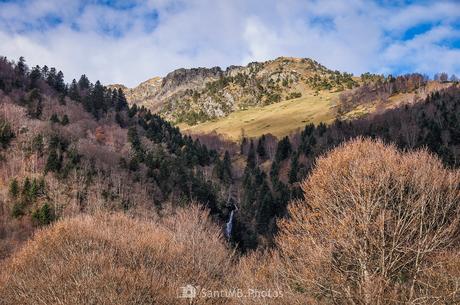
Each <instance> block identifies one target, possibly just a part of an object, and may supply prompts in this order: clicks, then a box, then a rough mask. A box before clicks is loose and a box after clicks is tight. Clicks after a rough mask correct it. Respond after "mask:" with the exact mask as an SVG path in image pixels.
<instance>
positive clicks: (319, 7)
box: [0, 0, 460, 86]
mask: <svg viewBox="0 0 460 305" xmlns="http://www.w3.org/2000/svg"><path fill="white" fill-rule="evenodd" d="M0 55H4V56H7V57H8V58H12V59H17V58H18V57H19V56H21V55H23V56H25V57H26V60H27V62H28V63H29V64H30V65H35V64H39V65H44V64H48V65H53V66H56V67H57V68H59V69H62V70H63V72H64V74H65V75H66V79H67V80H68V81H70V80H71V79H72V78H77V77H79V75H81V74H83V73H86V74H87V75H88V76H89V77H90V78H91V79H92V80H93V81H94V80H96V79H100V80H101V81H102V82H103V83H105V84H109V83H123V84H126V85H128V86H134V85H136V84H138V83H139V82H141V81H144V80H146V79H148V78H150V77H153V76H163V75H165V74H166V73H168V72H170V71H172V70H173V69H176V68H180V67H198V66H204V67H211V66H221V67H226V66H228V65H232V64H240V65H242V64H247V63H248V62H251V61H262V60H268V59H273V58H276V57H278V56H294V57H310V58H313V59H315V60H317V61H319V62H320V63H322V64H324V65H326V66H327V67H329V68H332V69H338V70H342V71H347V72H352V73H354V74H357V75H359V74H361V73H363V72H366V71H370V72H374V73H385V74H388V73H392V74H400V73H406V72H421V73H426V74H429V75H432V74H434V73H436V72H439V71H445V72H448V73H449V74H453V73H455V74H457V75H460V1H458V0H457V1H403V0H401V1H398V0H396V1H390V0H375V1H372V0H347V1H345V0H344V1H339V0H284V1H278V0H147V1H141V0H128V1H117V0H92V1H76V0H66V1H62V0H47V1H45V0H30V1H24V0H21V1H9V0H0Z"/></svg>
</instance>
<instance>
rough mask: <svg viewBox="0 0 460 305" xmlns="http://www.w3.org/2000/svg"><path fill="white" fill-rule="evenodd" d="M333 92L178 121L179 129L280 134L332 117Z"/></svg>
mask: <svg viewBox="0 0 460 305" xmlns="http://www.w3.org/2000/svg"><path fill="white" fill-rule="evenodd" d="M336 97H337V93H328V92H322V93H321V94H320V95H318V96H315V95H314V94H313V92H309V93H305V94H304V96H303V97H301V98H297V99H292V100H287V101H283V102H280V103H276V104H272V105H268V106H264V107H256V108H251V109H248V110H244V111H237V112H233V113H231V114H230V115H229V116H228V117H225V118H222V119H220V120H216V121H210V122H205V123H202V124H198V125H195V126H189V125H186V124H179V125H178V126H179V128H180V129H181V130H182V131H185V132H187V133H210V132H213V131H215V132H217V133H219V134H224V135H226V136H228V137H229V138H232V139H238V138H239V137H240V136H241V134H242V130H243V129H244V134H245V135H246V136H250V137H255V136H260V135H262V134H267V133H271V134H273V135H275V136H284V135H287V134H289V133H291V132H293V131H295V130H296V129H298V128H303V127H304V126H305V125H306V124H308V123H315V124H318V123H320V122H326V123H327V122H330V121H332V120H333V119H334V117H335V116H334V109H333V107H334V106H335V100H336Z"/></svg>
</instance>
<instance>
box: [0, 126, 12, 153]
mask: <svg viewBox="0 0 460 305" xmlns="http://www.w3.org/2000/svg"><path fill="white" fill-rule="evenodd" d="M13 138H14V132H13V130H12V129H11V126H10V124H9V123H8V122H6V121H3V120H1V119H0V145H1V147H2V148H7V147H8V145H9V144H10V142H11V140H12V139H13Z"/></svg>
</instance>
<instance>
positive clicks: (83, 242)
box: [0, 207, 232, 305]
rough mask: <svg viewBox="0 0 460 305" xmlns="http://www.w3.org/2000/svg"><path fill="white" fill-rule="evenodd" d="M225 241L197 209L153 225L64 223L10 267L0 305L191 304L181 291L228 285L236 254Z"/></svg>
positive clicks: (94, 219)
mask: <svg viewBox="0 0 460 305" xmlns="http://www.w3.org/2000/svg"><path fill="white" fill-rule="evenodd" d="M220 235H221V234H220V230H219V229H218V228H217V227H216V226H214V225H213V224H212V223H211V222H210V219H209V216H208V214H207V213H206V212H203V211H201V210H200V209H199V208H197V207H193V208H190V209H188V210H181V211H178V212H177V213H176V214H175V215H172V216H167V217H165V218H164V219H162V220H157V221H156V222H152V221H141V220H136V219H132V218H129V217H128V216H125V215H123V214H114V215H106V214H105V215H99V216H79V217H75V218H70V219H66V220H63V221H59V222H57V223H56V224H54V225H53V226H52V227H51V228H49V229H46V230H43V231H40V232H39V233H38V234H37V235H36V236H35V238H34V239H33V240H32V241H30V242H29V243H28V244H27V245H26V246H25V247H24V248H23V250H21V251H20V252H19V253H17V255H15V256H14V257H13V259H12V261H11V262H10V263H9V264H8V266H7V268H6V270H5V272H4V273H3V275H4V278H3V279H2V282H1V283H0V295H1V296H2V298H1V299H0V304H2V305H6V304H72V305H74V304H85V305H86V304H123V305H124V304H149V305H150V304H188V300H185V299H178V298H177V295H178V293H179V287H181V286H184V285H185V284H188V283H190V284H193V285H198V286H202V287H207V288H209V289H221V288H222V287H223V285H224V284H225V282H226V276H227V273H228V272H229V270H230V268H229V264H230V262H231V259H232V253H231V252H230V251H229V250H228V249H227V248H226V247H225V244H224V243H223V241H222V240H221V236H220ZM220 302H222V303H224V302H225V300H224V299H195V302H194V303H193V304H211V303H212V304H219V303H220Z"/></svg>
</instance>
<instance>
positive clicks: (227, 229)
mask: <svg viewBox="0 0 460 305" xmlns="http://www.w3.org/2000/svg"><path fill="white" fill-rule="evenodd" d="M233 212H235V210H232V211H231V212H230V217H229V218H228V222H227V223H226V226H225V235H226V236H227V238H228V239H230V237H232V226H233Z"/></svg>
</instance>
